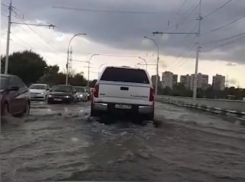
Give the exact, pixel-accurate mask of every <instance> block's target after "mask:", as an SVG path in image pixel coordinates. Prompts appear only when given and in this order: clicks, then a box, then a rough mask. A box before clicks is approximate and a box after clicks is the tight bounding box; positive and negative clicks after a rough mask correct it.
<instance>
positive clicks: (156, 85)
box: [144, 36, 159, 95]
mask: <svg viewBox="0 0 245 182" xmlns="http://www.w3.org/2000/svg"><path fill="white" fill-rule="evenodd" d="M144 38H145V39H148V40H151V41H152V42H153V43H154V44H155V46H156V48H157V70H156V72H157V73H156V83H155V87H156V90H155V95H157V88H158V67H159V47H158V44H157V43H156V41H155V40H154V39H152V38H149V37H147V36H144Z"/></svg>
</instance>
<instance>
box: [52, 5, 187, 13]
mask: <svg viewBox="0 0 245 182" xmlns="http://www.w3.org/2000/svg"><path fill="white" fill-rule="evenodd" d="M52 7H53V8H54V9H64V10H74V11H85V12H97V13H117V14H146V15H158V14H166V13H169V14H170V13H171V12H147V11H119V10H102V9H87V8H75V7H64V6H52ZM179 14H189V13H179Z"/></svg>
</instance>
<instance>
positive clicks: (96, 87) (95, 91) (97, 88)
mask: <svg viewBox="0 0 245 182" xmlns="http://www.w3.org/2000/svg"><path fill="white" fill-rule="evenodd" d="M98 96H99V85H95V86H94V97H96V98H97V97H98Z"/></svg>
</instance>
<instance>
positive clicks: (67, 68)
mask: <svg viewBox="0 0 245 182" xmlns="http://www.w3.org/2000/svg"><path fill="white" fill-rule="evenodd" d="M69 52H70V48H69V47H68V49H67V62H66V85H68V74H69V67H68V66H69Z"/></svg>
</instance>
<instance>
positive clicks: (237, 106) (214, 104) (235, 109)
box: [156, 95, 245, 115]
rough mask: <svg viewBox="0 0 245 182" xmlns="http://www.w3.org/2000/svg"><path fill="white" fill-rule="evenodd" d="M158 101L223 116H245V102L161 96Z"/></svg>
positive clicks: (157, 98)
mask: <svg viewBox="0 0 245 182" xmlns="http://www.w3.org/2000/svg"><path fill="white" fill-rule="evenodd" d="M156 100H157V101H162V102H165V103H170V104H175V105H179V106H183V107H191V108H196V109H200V110H205V111H210V112H214V113H223V114H226V115H228V114H237V115H245V102H244V101H233V100H225V99H203V98H202V99H196V101H194V100H193V99H192V98H191V97H174V96H166V95H161V96H159V95H158V96H157V97H156Z"/></svg>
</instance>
